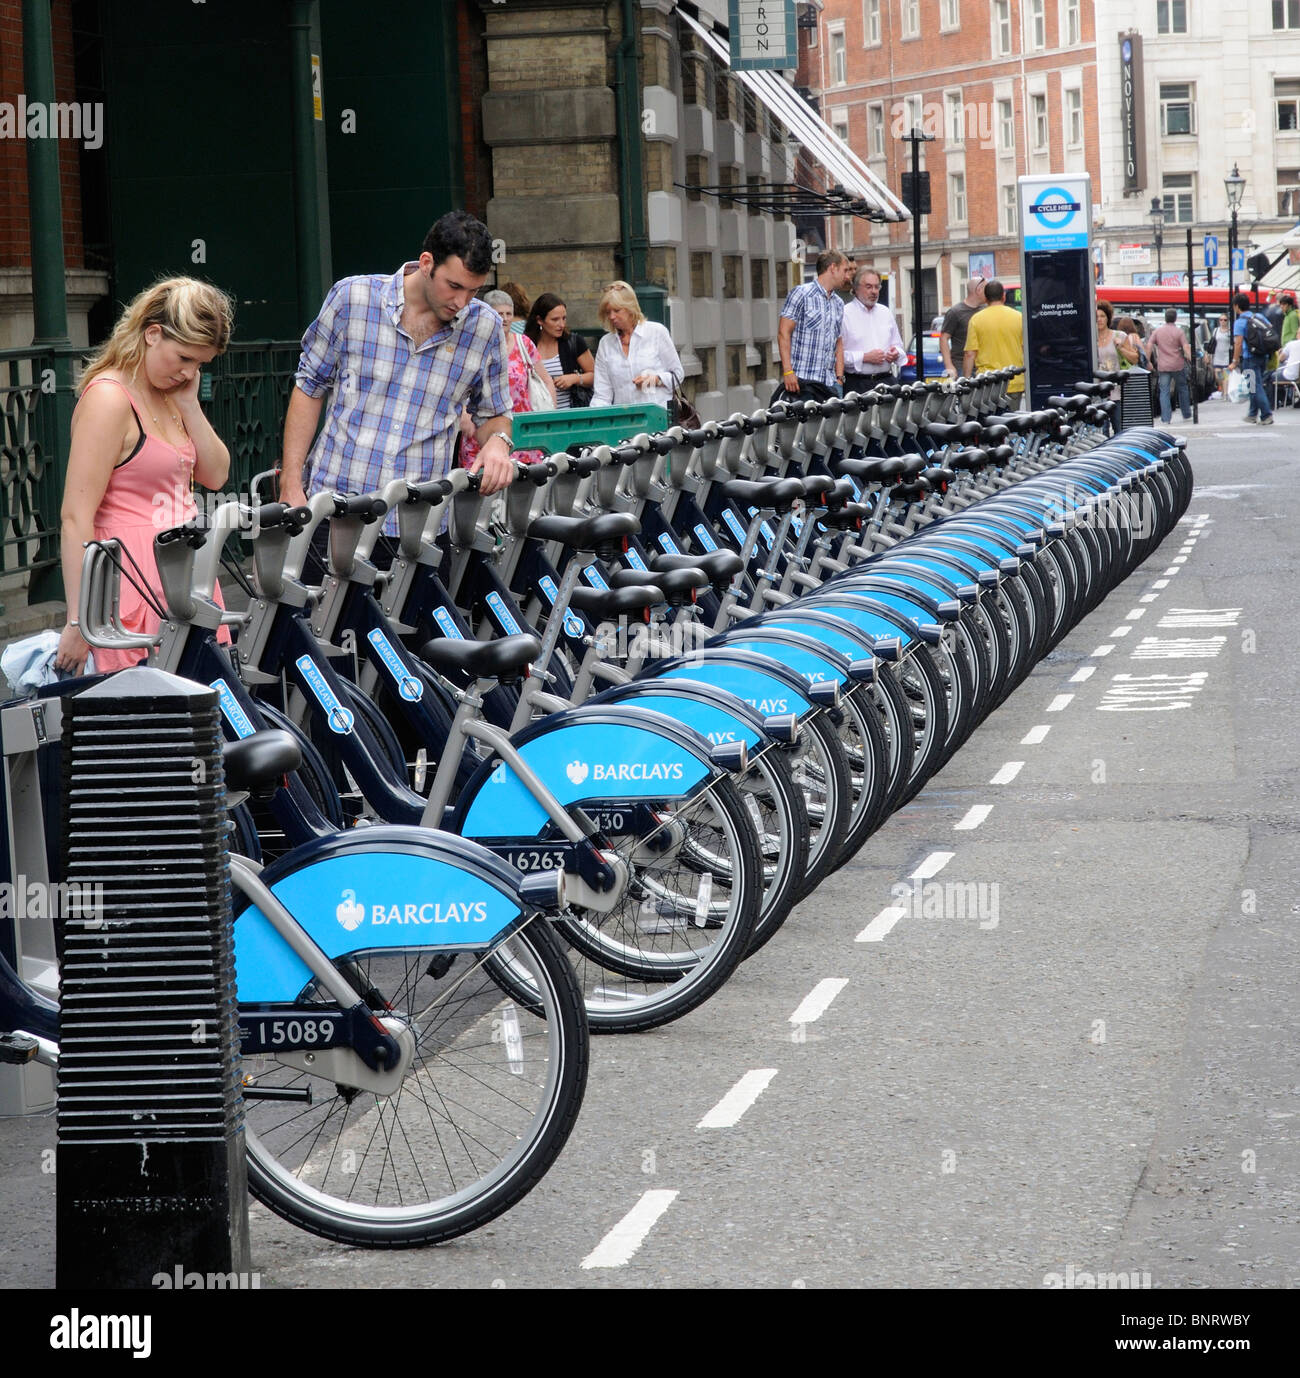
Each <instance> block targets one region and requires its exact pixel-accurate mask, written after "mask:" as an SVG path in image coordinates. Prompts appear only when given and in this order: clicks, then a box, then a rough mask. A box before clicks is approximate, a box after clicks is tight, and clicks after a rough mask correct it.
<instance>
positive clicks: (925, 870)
mask: <svg viewBox="0 0 1300 1378" xmlns="http://www.w3.org/2000/svg"><path fill="white" fill-rule="evenodd" d="M956 855H957V853H956V852H931V853H930V855H929V856H928V857H926V859H925V860H924V861H923V862H922V863H921V864H920V865H919V866H918V867H917V868H916V870H915V871H913V872H912V874H911V875H910V876H908V880H929V879H930V877H931V876H937V875H938V874H939V872H940V871H942V870H943V868H944V867H945V866H946V865H947V864H948V863H949V862H950V861H951V860H952V859H953V857H955V856H956Z"/></svg>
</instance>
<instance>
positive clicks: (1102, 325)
mask: <svg viewBox="0 0 1300 1378" xmlns="http://www.w3.org/2000/svg"><path fill="white" fill-rule="evenodd" d="M1114 319H1115V308H1114V307H1113V306H1112V305H1111V304H1110V302H1108V301H1099V302H1098V303H1097V370H1098V372H1100V373H1114V372H1115V371H1116V370H1117V369H1118V368H1119V367H1120V365H1121V363H1129V364H1135V363H1137V361H1138V349H1137V342H1136V340H1133V339H1130V337H1129V335H1128V333H1127V332H1126V331H1122V330H1115V329H1113V328H1112V323H1113V322H1114Z"/></svg>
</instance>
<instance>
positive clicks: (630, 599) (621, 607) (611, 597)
mask: <svg viewBox="0 0 1300 1378" xmlns="http://www.w3.org/2000/svg"><path fill="white" fill-rule="evenodd" d="M667 601H668V598H667V595H666V594H665V593H664V591H663V589H662V588H660V587H659V585H657V584H638V585H636V586H635V587H628V588H622V589H588V588H583V587H582V586H581V585H579V586H578V587H577V588H576V589H574V590H573V595H572V597H571V598H570V599H569V603H570V604H571V606H573V607H575V608H577V610H578V611H579V612H587V613H590V614H591V615H592V616H593V617H595V618H598V619H599V620H600V621H601V622H608V621H609V620H610V619H611V618H614V617H622V616H624V615H625V614H626V613H629V612H644V611H645V610H646V608H652V607H654V605H655V604H656V603H665V602H667Z"/></svg>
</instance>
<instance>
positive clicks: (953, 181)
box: [948, 172, 966, 225]
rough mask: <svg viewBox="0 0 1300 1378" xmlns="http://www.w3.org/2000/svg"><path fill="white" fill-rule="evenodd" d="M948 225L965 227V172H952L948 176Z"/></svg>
mask: <svg viewBox="0 0 1300 1378" xmlns="http://www.w3.org/2000/svg"><path fill="white" fill-rule="evenodd" d="M948 223H949V224H950V225H964V224H965V223H966V174H965V173H964V172H950V173H949V174H948Z"/></svg>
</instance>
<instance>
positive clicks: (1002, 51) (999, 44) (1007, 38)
mask: <svg viewBox="0 0 1300 1378" xmlns="http://www.w3.org/2000/svg"><path fill="white" fill-rule="evenodd" d="M1296 4H1297V5H1300V0H1296ZM1010 51H1011V0H993V56H994V57H1006V56H1007V54H1008V53H1010Z"/></svg>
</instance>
